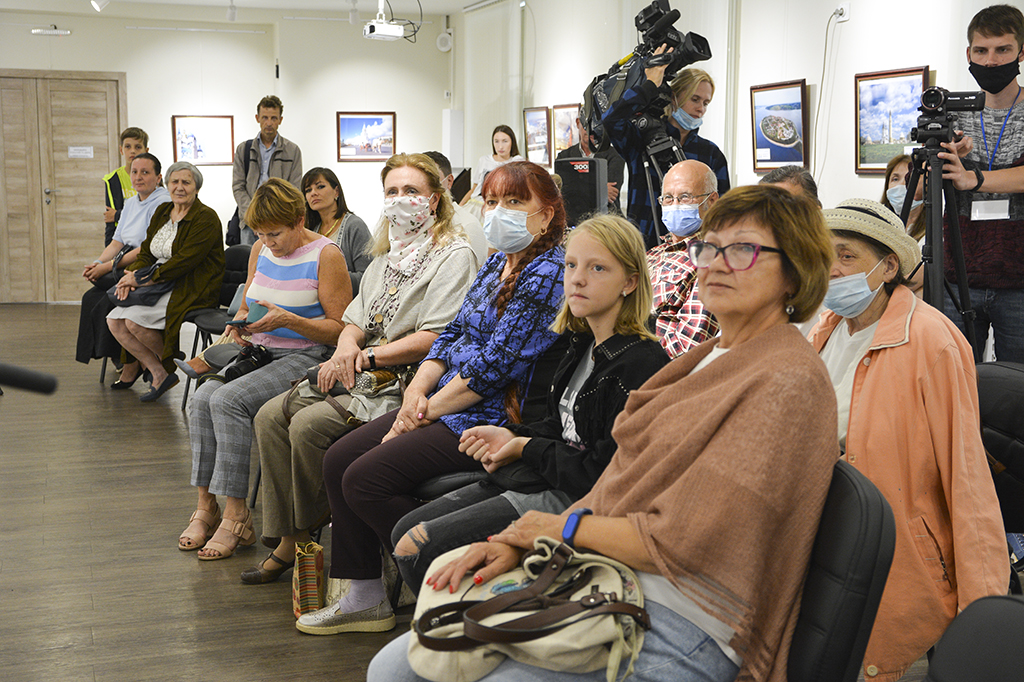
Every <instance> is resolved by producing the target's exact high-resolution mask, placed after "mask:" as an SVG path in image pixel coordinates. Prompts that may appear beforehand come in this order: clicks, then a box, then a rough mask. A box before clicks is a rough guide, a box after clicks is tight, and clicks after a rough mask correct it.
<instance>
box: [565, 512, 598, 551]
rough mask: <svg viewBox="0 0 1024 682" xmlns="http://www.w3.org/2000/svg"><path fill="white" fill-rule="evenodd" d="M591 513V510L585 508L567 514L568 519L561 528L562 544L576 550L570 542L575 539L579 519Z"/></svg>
mask: <svg viewBox="0 0 1024 682" xmlns="http://www.w3.org/2000/svg"><path fill="white" fill-rule="evenodd" d="M593 513H594V511H593V510H592V509H587V508H586V507H580V508H579V509H573V510H572V513H571V514H569V518H567V519H566V520H565V527H564V528H562V542H564V543H565V544H567V545H569V546H570V547H572V548H573V549H576V545H574V544H573V543H572V541H573V539H574V538H575V537H576V531H577V530H579V528H580V519H581V518H583V517H584V516H586V515H588V514H593Z"/></svg>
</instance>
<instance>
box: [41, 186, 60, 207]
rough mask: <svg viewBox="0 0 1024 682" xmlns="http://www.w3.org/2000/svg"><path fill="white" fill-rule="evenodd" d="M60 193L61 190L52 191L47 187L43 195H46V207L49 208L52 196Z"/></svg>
mask: <svg viewBox="0 0 1024 682" xmlns="http://www.w3.org/2000/svg"><path fill="white" fill-rule="evenodd" d="M59 191H60V190H57V189H50V188H49V187H47V188H46V189H44V190H43V194H45V195H46V205H47V206H49V205H50V201H51V199H50V195H51V194H56V193H57V192H59Z"/></svg>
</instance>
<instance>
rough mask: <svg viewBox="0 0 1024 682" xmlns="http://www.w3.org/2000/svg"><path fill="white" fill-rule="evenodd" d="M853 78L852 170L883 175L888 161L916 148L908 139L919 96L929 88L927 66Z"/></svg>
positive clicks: (864, 74)
mask: <svg viewBox="0 0 1024 682" xmlns="http://www.w3.org/2000/svg"><path fill="white" fill-rule="evenodd" d="M853 78H854V90H855V92H854V97H855V99H854V102H855V104H856V114H855V118H856V120H857V136H856V138H854V142H855V143H856V154H855V155H854V162H855V164H856V167H855V170H856V172H857V173H858V174H862V175H884V174H885V165H886V164H887V163H888V162H889V159H891V158H892V157H894V156H896V155H898V154H903V153H905V152H906V150H907V149H908V148H910V147H916V146H917V145H916V144H915V143H914V142H913V141H912V140H911V139H910V130H911V129H912V128H913V127H914V126H916V125H917V114H918V111H917V108H918V107H919V106H920V105H921V93H922V92H924V89H925V88H927V87H928V67H927V66H915V67H913V68H910V69H895V70H892V71H874V72H872V73H858V74H855V75H854V77H853Z"/></svg>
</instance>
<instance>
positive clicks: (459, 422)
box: [426, 246, 565, 434]
mask: <svg viewBox="0 0 1024 682" xmlns="http://www.w3.org/2000/svg"><path fill="white" fill-rule="evenodd" d="M504 267H505V254H503V253H501V252H498V253H496V254H494V255H492V256H491V257H490V258H488V259H487V262H486V263H484V266H483V267H482V268H481V269H480V272H479V274H477V277H476V281H475V282H473V285H472V286H471V287H470V288H469V293H467V294H466V298H465V300H464V301H463V302H462V307H461V308H460V309H459V314H458V315H456V316H455V319H454V320H452V321H451V322H450V323H448V326H447V327H445V330H444V332H443V333H442V334H441V335H440V336H439V337H438V338H437V340H436V341H434V345H433V346H431V348H430V352H429V353H428V354H427V357H426V359H427V360H440V361H441V362H443V363H444V364H445V366H446V367H447V371H446V372H445V374H444V376H442V377H441V380H440V381H439V382H438V384H437V388H438V390H440V389H441V388H442V387H444V386H445V384H447V383H448V382H449V381H451V380H452V379H454V378H455V377H456V376H457V375H461V376H462V378H464V379H466V380H467V381H468V382H469V388H470V389H471V390H472V391H474V392H476V393H479V394H480V395H481V396H483V400H481V401H480V402H478V403H477V404H475V405H473V406H472V407H470V408H468V409H467V410H465V411H464V412H456V413H455V414H449V415H445V416H443V417H441V420H442V421H443V422H444V423H445V424H446V425H447V426H448V428H450V429H451V430H452V431H453V432H455V433H457V434H459V433H462V432H463V431H464V430H466V429H468V428H469V427H471V426H476V425H478V424H502V423H504V422H505V420H506V414H505V407H504V400H505V392H506V390H507V389H508V386H509V384H511V383H512V382H513V381H517V382H519V386H520V391H519V395H520V396H525V395H526V391H527V388H528V387H529V384H530V379H531V377H532V376H533V366H534V363H535V362H536V360H537V358H538V357H540V356H541V355H542V354H543V353H544V351H546V350H547V349H548V348H549V347H550V346H551V344H553V343H554V342H555V339H557V338H558V334H556V333H555V332H553V331H551V329H550V327H551V323H552V322H554V320H555V315H557V314H558V309H559V307H560V306H561V305H562V273H563V271H564V269H565V251H564V249H562V247H560V246H558V247H555V248H553V249H549V250H548V251H546V252H545V253H542V254H541V255H539V256H537V257H536V258H534V259H533V261H532V262H531V263H530V264H529V265H527V266H526V267H525V268H523V271H522V272H521V273H520V274H519V279H518V280H517V282H516V289H515V292H514V293H513V295H512V299H511V300H510V301H509V302H508V305H506V306H505V314H504V315H502V316H501V319H497V311H496V310H495V308H494V297H495V295H496V294H497V293H498V289H499V288H500V285H501V282H500V277H501V271H502V270H503V269H504Z"/></svg>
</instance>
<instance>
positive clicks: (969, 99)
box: [910, 87, 985, 146]
mask: <svg viewBox="0 0 1024 682" xmlns="http://www.w3.org/2000/svg"><path fill="white" fill-rule="evenodd" d="M984 108H985V93H984V92H981V91H980V90H979V91H978V92H950V91H949V90H946V89H945V88H937V87H931V88H928V89H927V90H925V91H924V92H922V93H921V106H919V107H918V108H917V110H918V111H920V112H921V115H920V116H918V117H917V127H916V128H913V129H911V131H910V139H912V140H914V141H915V142H919V143H920V144H922V145H925V146H928V142H929V141H930V140H934V141H935V142H933V143H932V145H933V146H938V144H937V143H941V142H952V141H953V140H955V139H956V134H955V132H954V129H955V127H956V126H955V124H956V122H957V120H959V117H958V116H957V115H956V114H954V113H951V112H954V111H981V110H982V109H984Z"/></svg>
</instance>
